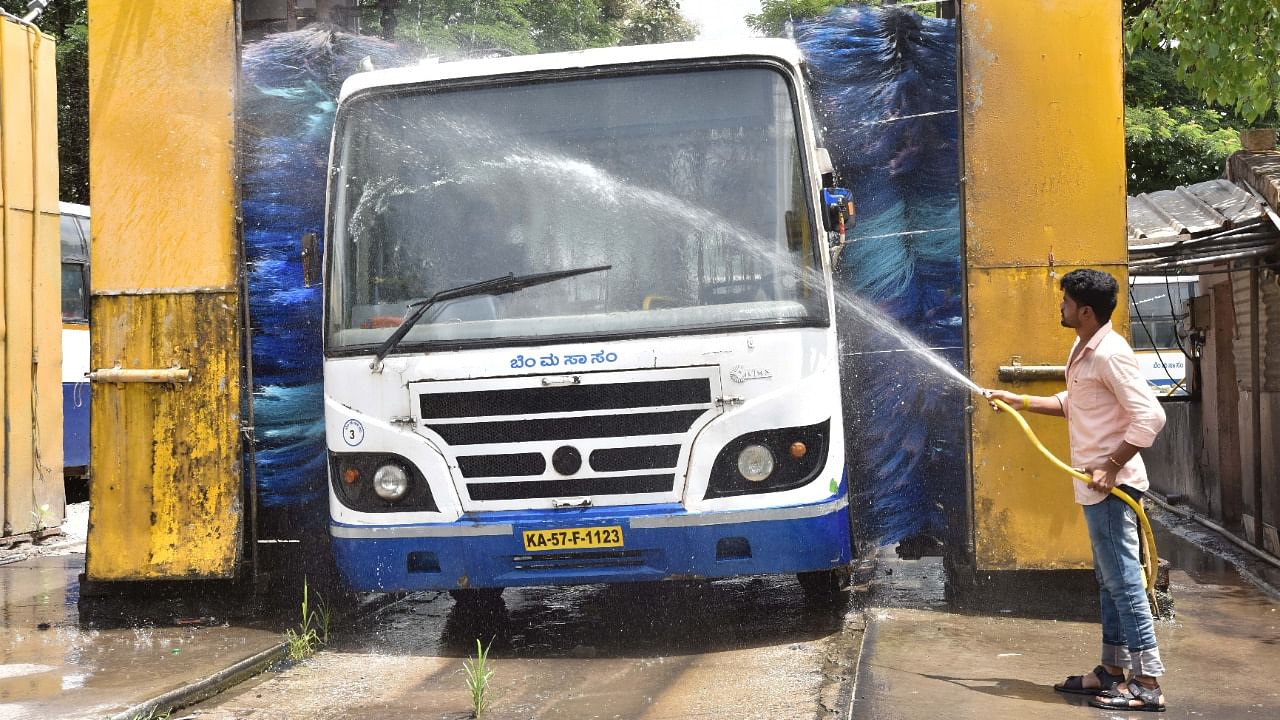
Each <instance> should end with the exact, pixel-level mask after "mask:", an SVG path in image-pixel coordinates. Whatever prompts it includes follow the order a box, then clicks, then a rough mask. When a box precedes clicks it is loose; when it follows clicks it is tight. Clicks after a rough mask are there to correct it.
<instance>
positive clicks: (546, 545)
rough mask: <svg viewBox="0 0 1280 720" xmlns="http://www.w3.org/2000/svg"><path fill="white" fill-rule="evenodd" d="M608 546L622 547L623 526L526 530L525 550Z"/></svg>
mask: <svg viewBox="0 0 1280 720" xmlns="http://www.w3.org/2000/svg"><path fill="white" fill-rule="evenodd" d="M608 547H622V527H621V526H619V525H607V526H605V527H592V528H562V529H559V530H525V531H524V549H525V552H537V551H539V550H581V549H583V548H608Z"/></svg>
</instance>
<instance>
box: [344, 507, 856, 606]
mask: <svg viewBox="0 0 1280 720" xmlns="http://www.w3.org/2000/svg"><path fill="white" fill-rule="evenodd" d="M604 528H617V529H619V530H620V531H621V543H622V544H621V546H616V545H615V546H611V547H552V546H551V545H552V544H556V545H560V544H562V543H563V542H564V541H568V540H572V539H577V538H579V537H581V538H585V537H588V536H589V537H591V538H594V539H599V538H601V537H602V536H601V534H600V532H599V531H600V529H604ZM574 530H577V531H578V536H574V535H573V534H572V531H574ZM584 530H595V531H596V532H593V533H590V534H588V533H584V532H583V531H584ZM539 531H541V532H539ZM555 531H561V532H555ZM531 532H532V533H535V535H536V536H537V537H538V538H540V539H541V540H542V541H543V543H544V546H540V547H538V548H537V549H527V548H526V547H525V542H526V538H528V537H529V536H528V533H531ZM329 533H330V536H331V537H330V540H331V544H332V547H333V552H334V557H335V559H336V560H337V564H338V568H339V570H340V571H341V573H342V576H343V578H344V580H345V581H346V582H347V584H348V586H349V587H350V588H351V589H352V590H356V591H361V592H374V591H400V590H404V591H410V590H452V589H458V588H485V587H499V588H501V587H523V586H532V585H579V584H587V583H616V582H641V581H652V580H664V579H682V578H724V577H733V576H740V575H764V574H770V573H795V572H807V571H815V570H827V569H831V568H838V567H843V566H846V565H848V564H849V563H850V562H851V560H852V553H851V543H850V536H849V533H850V522H849V508H848V501H847V499H846V498H845V497H843V496H839V497H834V498H831V499H828V500H826V501H824V502H821V503H816V504H811V505H796V506H789V507H780V508H765V509H754V510H738V511H727V512H714V513H688V512H685V511H684V509H683V508H682V507H681V506H679V505H649V506H639V507H637V506H630V507H625V508H620V507H604V508H586V509H573V510H547V511H521V512H502V513H484V514H483V515H482V516H468V517H464V518H463V519H462V520H459V521H457V522H453V523H437V524H421V525H373V526H369V525H347V524H339V523H332V524H331V525H330V526H329ZM605 537H607V538H608V539H612V534H610V535H608V536H605ZM547 541H550V542H547Z"/></svg>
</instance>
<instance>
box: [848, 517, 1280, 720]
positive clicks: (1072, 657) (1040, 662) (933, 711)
mask: <svg viewBox="0 0 1280 720" xmlns="http://www.w3.org/2000/svg"><path fill="white" fill-rule="evenodd" d="M1153 515H1155V513H1153ZM1163 517H1164V519H1165V520H1166V522H1170V523H1171V524H1175V523H1176V524H1177V526H1178V527H1177V534H1174V533H1173V532H1170V530H1169V529H1168V528H1166V527H1164V526H1162V525H1159V524H1157V525H1156V526H1155V527H1156V536H1157V546H1158V547H1159V549H1160V555H1161V557H1163V558H1165V559H1166V560H1169V561H1170V565H1171V568H1172V569H1171V571H1170V590H1171V592H1172V595H1173V597H1174V603H1175V605H1174V618H1173V619H1172V620H1161V621H1158V622H1157V624H1156V638H1157V640H1158V641H1159V643H1160V650H1161V655H1162V659H1163V660H1164V663H1165V666H1166V670H1167V675H1166V676H1165V677H1164V678H1163V679H1162V682H1161V685H1162V686H1163V688H1164V691H1165V696H1166V701H1167V703H1168V711H1167V712H1166V713H1164V714H1163V715H1153V714H1152V713H1146V712H1117V711H1110V710H1100V709H1095V708H1092V707H1089V705H1088V704H1087V700H1088V698H1083V697H1080V696H1070V695H1062V694H1059V693H1055V692H1053V689H1052V686H1053V684H1054V683H1056V682H1060V681H1061V680H1062V679H1063V678H1064V677H1065V676H1066V675H1068V674H1079V673H1081V672H1087V671H1088V670H1089V669H1090V668H1092V667H1093V666H1094V665H1096V664H1097V660H1098V652H1099V644H1100V634H1099V633H1100V631H1099V625H1098V623H1097V620H1096V618H1095V617H1094V616H1093V615H1092V610H1093V608H1096V602H1095V603H1091V604H1090V611H1089V612H1087V613H1081V612H1075V613H1072V612H1063V613H1060V617H1050V616H1047V615H1048V614H1047V613H1044V612H1037V610H1038V609H1040V608H1037V605H1038V603H1037V602H1035V601H1033V600H1031V599H1030V598H1022V597H1018V598H1015V597H1010V598H1007V606H1008V607H1007V608H1000V607H999V604H998V603H997V605H996V606H994V607H992V608H989V609H987V610H985V611H983V612H970V611H963V610H961V611H957V610H956V609H954V608H951V607H948V605H947V604H946V603H945V602H944V601H943V598H942V593H941V592H940V588H939V584H938V582H937V581H938V579H939V578H940V577H941V575H942V569H941V565H940V563H937V562H930V561H928V560H925V561H921V562H918V563H906V562H897V561H893V560H889V561H887V562H886V563H885V565H886V566H887V567H886V568H885V569H891V570H894V574H893V576H892V577H894V578H896V579H895V580H894V581H893V583H892V584H894V585H897V586H898V587H897V588H896V589H893V590H892V591H890V592H889V593H887V595H888V596H889V599H890V602H888V603H880V604H878V607H874V608H872V609H870V610H869V611H868V618H867V636H866V641H865V644H864V649H863V656H862V661H861V664H860V668H859V674H858V680H857V697H856V700H855V702H854V707H853V714H852V717H856V718H869V719H870V718H874V719H875V720H897V719H898V718H904V719H905V718H926V717H946V718H955V719H956V720H965V719H968V718H973V719H975V720H979V719H980V720H1003V719H1005V718H1008V719H1009V720H1015V719H1016V720H1022V719H1023V718H1027V717H1035V718H1091V717H1096V718H1109V719H1110V718H1130V717H1136V718H1151V717H1204V718H1213V719H1214V720H1233V719H1236V718H1240V719H1244V718H1269V719H1270V718H1277V717H1280V687H1278V686H1277V685H1276V683H1275V678H1276V675H1277V674H1278V673H1280V601H1278V600H1277V599H1276V598H1273V597H1270V596H1269V595H1268V594H1267V593H1266V592H1264V591H1263V590H1261V589H1259V588H1258V587H1257V586H1255V585H1253V584H1251V583H1249V582H1247V581H1245V580H1244V579H1243V578H1242V576H1241V573H1240V571H1239V570H1238V569H1237V568H1236V567H1235V566H1233V565H1232V564H1231V563H1229V562H1227V561H1226V560H1224V559H1222V557H1220V556H1217V555H1213V554H1207V553H1206V552H1205V551H1204V550H1203V549H1202V548H1200V547H1198V546H1197V545H1195V544H1193V543H1192V542H1190V541H1189V540H1188V538H1191V539H1196V540H1206V541H1208V542H1209V543H1210V544H1215V543H1220V544H1221V545H1226V543H1225V542H1223V541H1221V540H1220V539H1217V540H1215V539H1214V538H1207V537H1206V533H1205V532H1203V531H1200V530H1197V529H1196V527H1194V526H1191V525H1190V524H1188V523H1178V522H1177V521H1178V518H1176V517H1173V516H1168V515H1164V516H1163ZM1220 549H1221V550H1222V551H1224V552H1227V554H1228V555H1230V551H1228V550H1227V549H1226V548H1220ZM1237 560H1238V561H1241V562H1243V564H1244V565H1245V567H1244V568H1243V569H1244V572H1245V573H1247V574H1250V575H1254V576H1257V577H1270V576H1272V575H1274V574H1275V572H1276V569H1275V568H1269V567H1266V566H1262V567H1259V566H1258V564H1254V563H1250V562H1248V561H1245V560H1243V558H1237ZM930 589H933V591H932V592H931V591H930ZM1058 600H1061V598H1058ZM1084 604H1085V603H1083V602H1082V605H1084ZM1028 610H1030V611H1032V612H1030V613H1029V612H1027V611H1028Z"/></svg>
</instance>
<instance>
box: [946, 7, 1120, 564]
mask: <svg viewBox="0 0 1280 720" xmlns="http://www.w3.org/2000/svg"><path fill="white" fill-rule="evenodd" d="M960 5H961V15H960V33H961V46H960V47H961V54H962V59H961V68H962V70H961V75H960V77H961V83H962V99H961V106H962V107H961V112H962V120H963V122H962V130H961V132H962V139H963V143H962V144H963V148H964V149H963V177H964V182H963V193H964V197H963V203H964V218H965V223H964V233H965V266H966V267H965V272H966V285H967V293H968V303H967V304H968V312H969V315H968V318H967V319H968V340H967V343H968V356H969V362H970V369H971V372H972V376H973V379H974V381H975V382H977V383H978V384H979V385H982V386H983V387H1006V388H1010V389H1015V391H1016V392H1028V393H1032V394H1040V395H1048V394H1051V393H1054V392H1057V391H1058V390H1061V389H1062V388H1063V387H1064V384H1063V381H1062V379H1061V375H1060V374H1059V376H1058V378H1059V379H1056V380H1045V379H1040V380H1029V381H1025V382H1017V381H1012V380H1009V379H1004V380H1002V379H1000V378H999V377H998V368H999V367H1001V366H1008V367H1012V366H1016V365H1018V364H1021V365H1022V366H1035V365H1054V366H1061V365H1063V364H1064V363H1065V362H1066V354H1067V352H1068V351H1069V350H1070V347H1071V342H1072V339H1073V336H1072V333H1071V331H1070V330H1068V329H1066V328H1063V327H1061V326H1060V325H1059V323H1058V304H1059V300H1060V298H1061V291H1060V290H1059V288H1058V281H1059V278H1061V276H1062V274H1063V273H1066V272H1068V271H1070V270H1072V269H1074V268H1076V267H1081V266H1088V267H1093V268H1098V269H1102V270H1105V271H1107V272H1110V273H1112V274H1113V275H1116V276H1118V278H1119V279H1120V281H1121V282H1124V280H1125V278H1126V269H1127V248H1126V239H1125V237H1126V236H1125V222H1126V220H1125V165H1124V108H1123V100H1122V82H1123V74H1122V71H1123V57H1122V53H1123V46H1122V39H1121V37H1122V36H1121V14H1120V10H1121V8H1120V0H1073V1H1071V2H1065V1H1063V0H962V1H961V3H960ZM1123 315H1124V313H1118V314H1117V317H1116V320H1117V322H1118V323H1120V324H1123ZM1121 329H1122V330H1123V328H1121ZM1030 422H1031V424H1032V427H1033V428H1034V429H1035V431H1036V433H1037V434H1038V435H1039V436H1040V437H1041V438H1042V439H1043V440H1044V441H1045V442H1046V445H1048V446H1049V447H1050V449H1051V450H1053V452H1054V453H1055V454H1057V455H1058V456H1059V457H1063V458H1067V457H1069V454H1068V453H1067V442H1066V437H1067V435H1066V424H1065V423H1064V422H1063V421H1062V420H1061V419H1059V418H1045V417H1032V418H1031V419H1030ZM971 441H972V453H971V456H970V457H971V463H972V465H971V472H972V476H971V477H972V488H971V489H972V496H971V502H972V512H973V517H972V523H973V524H972V533H973V535H972V555H973V557H972V561H973V563H974V568H973V569H974V570H976V571H978V572H984V571H1003V570H1057V569H1084V568H1088V567H1090V562H1091V561H1090V554H1089V546H1088V540H1087V537H1086V534H1085V530H1084V522H1083V519H1082V515H1081V513H1080V509H1079V507H1078V506H1077V505H1076V504H1075V503H1074V501H1073V496H1072V489H1071V483H1070V482H1069V480H1068V478H1067V477H1066V476H1064V475H1063V473H1062V472H1061V471H1060V470H1057V469H1056V468H1054V467H1052V466H1051V465H1050V464H1049V463H1048V462H1047V461H1046V460H1044V459H1043V458H1042V457H1041V456H1040V455H1039V454H1038V453H1037V452H1036V450H1035V448H1033V447H1032V445H1031V444H1030V443H1028V442H1026V439H1025V438H1024V437H1023V435H1022V433H1021V432H1020V431H1019V430H1018V428H1017V427H1015V425H1014V423H1013V422H1012V421H1011V420H1010V419H1009V418H1006V417H1000V416H997V415H996V414H994V413H991V412H987V411H986V408H980V411H979V412H976V413H974V415H973V419H972V437H971Z"/></svg>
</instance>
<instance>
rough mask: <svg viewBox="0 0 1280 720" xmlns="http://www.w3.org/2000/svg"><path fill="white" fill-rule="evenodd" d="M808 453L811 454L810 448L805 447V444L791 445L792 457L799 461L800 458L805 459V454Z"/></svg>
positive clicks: (794, 443) (795, 443)
mask: <svg viewBox="0 0 1280 720" xmlns="http://www.w3.org/2000/svg"><path fill="white" fill-rule="evenodd" d="M807 452H809V448H807V447H805V445H804V443H802V442H793V443H791V457H793V458H795V459H797V460H799V459H800V458H802V457H804V456H805V453H807Z"/></svg>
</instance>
